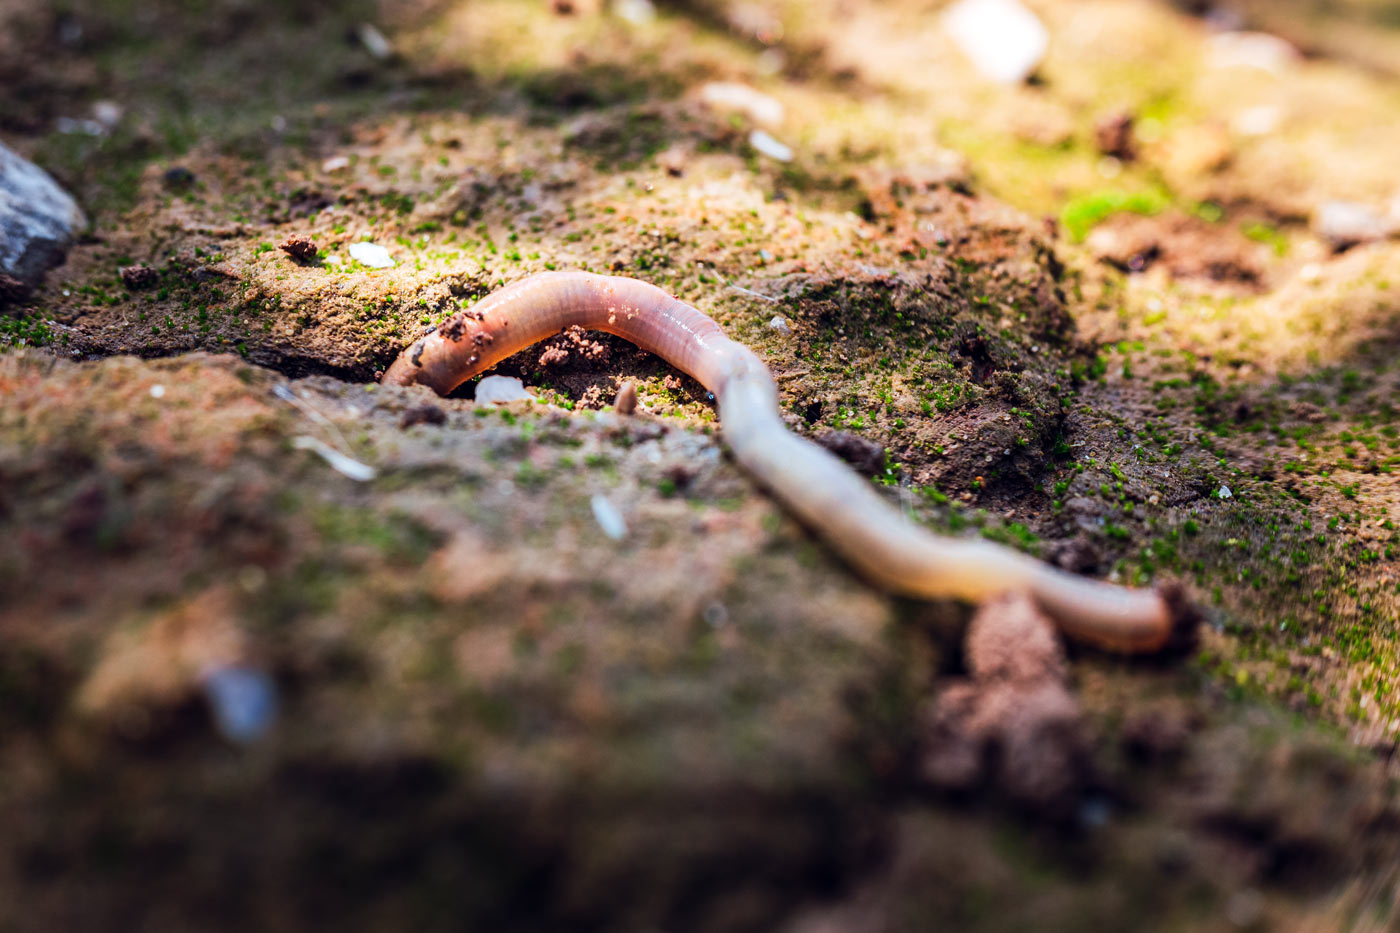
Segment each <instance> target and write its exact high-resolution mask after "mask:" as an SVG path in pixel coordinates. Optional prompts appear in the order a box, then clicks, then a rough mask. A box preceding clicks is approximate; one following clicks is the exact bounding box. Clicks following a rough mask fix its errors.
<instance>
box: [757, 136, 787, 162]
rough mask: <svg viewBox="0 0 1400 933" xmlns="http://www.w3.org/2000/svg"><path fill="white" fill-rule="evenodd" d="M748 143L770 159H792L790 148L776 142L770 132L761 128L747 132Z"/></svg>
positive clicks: (784, 160)
mask: <svg viewBox="0 0 1400 933" xmlns="http://www.w3.org/2000/svg"><path fill="white" fill-rule="evenodd" d="M749 145H750V146H753V147H754V148H755V149H757V150H758V151H759V152H760V153H762V154H763V155H766V156H767V157H768V158H770V159H776V160H777V161H779V162H791V161H792V148H791V147H790V146H785V145H783V144H782V143H780V142H778V141H777V140H776V139H774V138H773V136H772V134H770V133H767V132H765V131H763V130H754V131H753V132H752V133H750V134H749Z"/></svg>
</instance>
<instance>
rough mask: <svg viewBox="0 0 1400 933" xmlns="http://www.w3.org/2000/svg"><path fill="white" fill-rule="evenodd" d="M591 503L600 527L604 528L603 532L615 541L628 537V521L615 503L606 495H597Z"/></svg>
mask: <svg viewBox="0 0 1400 933" xmlns="http://www.w3.org/2000/svg"><path fill="white" fill-rule="evenodd" d="M591 505H592V506H593V517H594V518H595V519H596V520H597V522H598V527H599V528H601V529H603V534H605V535H607V536H608V537H609V538H612V539H613V540H614V541H621V540H622V539H623V538H625V537H627V521H626V520H625V519H624V518H623V517H622V513H621V512H619V511H618V510H617V506H615V505H613V504H612V502H611V501H609V500H608V498H607V497H606V496H604V495H602V494H598V495H595V496H594V497H593V499H592V501H591Z"/></svg>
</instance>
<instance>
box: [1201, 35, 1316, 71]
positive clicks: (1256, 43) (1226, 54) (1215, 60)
mask: <svg viewBox="0 0 1400 933" xmlns="http://www.w3.org/2000/svg"><path fill="white" fill-rule="evenodd" d="M1301 57H1302V56H1300V55H1299V54H1298V50H1297V49H1295V48H1294V47H1293V46H1292V45H1291V44H1290V43H1288V42H1286V41H1285V40H1283V39H1280V38H1279V37H1278V36H1271V35H1269V34H1268V33H1267V32H1222V33H1218V34H1216V35H1214V36H1211V37H1210V58H1209V61H1210V64H1211V66H1212V67H1215V68H1258V69H1259V70H1260V71H1267V72H1269V73H1270V74H1279V73H1281V72H1283V71H1284V70H1286V69H1287V68H1288V67H1289V66H1291V65H1293V64H1294V63H1295V62H1297V61H1298V59H1299V58H1301Z"/></svg>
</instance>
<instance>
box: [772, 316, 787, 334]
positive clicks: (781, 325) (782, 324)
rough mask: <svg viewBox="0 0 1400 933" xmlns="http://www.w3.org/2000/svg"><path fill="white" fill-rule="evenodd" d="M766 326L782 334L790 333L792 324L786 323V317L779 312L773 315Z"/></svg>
mask: <svg viewBox="0 0 1400 933" xmlns="http://www.w3.org/2000/svg"><path fill="white" fill-rule="evenodd" d="M768 328H769V329H770V330H776V331H777V332H778V333H780V334H782V335H784V336H787V335H788V334H790V333H792V326H791V325H790V324H788V322H787V318H785V317H783V316H782V315H781V314H776V315H774V316H773V319H772V320H771V321H769V322H768Z"/></svg>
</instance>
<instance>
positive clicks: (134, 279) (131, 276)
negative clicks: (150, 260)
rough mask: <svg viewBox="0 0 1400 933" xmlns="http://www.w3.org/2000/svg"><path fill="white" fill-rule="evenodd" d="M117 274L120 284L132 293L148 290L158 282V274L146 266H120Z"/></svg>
mask: <svg viewBox="0 0 1400 933" xmlns="http://www.w3.org/2000/svg"><path fill="white" fill-rule="evenodd" d="M117 274H118V275H120V276H121V279H122V284H123V285H125V286H126V287H127V288H129V289H131V290H132V291H134V292H135V291H140V290H141V289H143V288H150V287H151V286H152V285H154V284H156V283H157V282H159V281H160V273H159V272H157V271H156V270H155V269H152V268H151V267H150V266H146V265H136V266H122V267H121V268H120V269H118V270H117Z"/></svg>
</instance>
